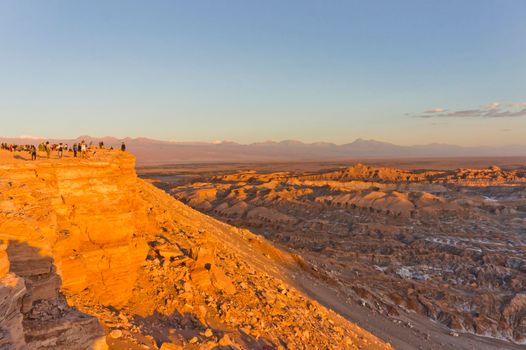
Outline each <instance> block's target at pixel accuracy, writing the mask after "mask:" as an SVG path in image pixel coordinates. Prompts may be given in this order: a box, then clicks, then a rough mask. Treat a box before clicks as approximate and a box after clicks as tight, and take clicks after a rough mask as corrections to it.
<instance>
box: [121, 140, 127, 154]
mask: <svg viewBox="0 0 526 350" xmlns="http://www.w3.org/2000/svg"><path fill="white" fill-rule="evenodd" d="M121 151H123V152H125V151H126V145H125V144H124V142H123V143H122V145H121Z"/></svg>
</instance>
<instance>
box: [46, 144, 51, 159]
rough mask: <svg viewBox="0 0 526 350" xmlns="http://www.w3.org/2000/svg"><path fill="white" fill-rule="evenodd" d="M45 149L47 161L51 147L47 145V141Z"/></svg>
mask: <svg viewBox="0 0 526 350" xmlns="http://www.w3.org/2000/svg"><path fill="white" fill-rule="evenodd" d="M45 149H46V155H47V159H49V156H50V155H51V145H50V144H49V141H46V146H45Z"/></svg>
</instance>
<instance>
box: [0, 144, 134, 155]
mask: <svg viewBox="0 0 526 350" xmlns="http://www.w3.org/2000/svg"><path fill="white" fill-rule="evenodd" d="M91 148H93V147H92V142H90V143H89V145H88V144H87V143H86V142H85V141H84V140H82V141H81V142H79V143H75V144H73V146H72V147H69V145H68V144H67V143H62V142H60V143H58V144H50V143H49V141H46V142H42V143H40V144H39V145H38V146H35V145H30V144H28V145H17V144H7V143H0V149H2V150H7V151H10V152H29V153H30V154H31V160H36V159H37V155H38V153H37V151H38V152H45V153H46V158H48V159H49V158H50V157H51V152H54V151H56V152H57V155H58V158H62V157H63V156H64V152H73V157H75V158H77V157H79V156H80V158H83V159H86V158H88V150H89V149H91ZM99 149H104V142H102V141H101V142H99ZM110 149H111V150H113V147H110ZM121 151H123V152H124V151H126V145H125V144H124V142H122V144H121Z"/></svg>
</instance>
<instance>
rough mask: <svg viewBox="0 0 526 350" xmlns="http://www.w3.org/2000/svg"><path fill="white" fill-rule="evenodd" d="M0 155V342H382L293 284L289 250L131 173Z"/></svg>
mask: <svg viewBox="0 0 526 350" xmlns="http://www.w3.org/2000/svg"><path fill="white" fill-rule="evenodd" d="M0 153H4V154H2V155H0V241H1V245H0V335H1V337H0V348H1V349H22V348H24V347H26V348H29V349H72V348H75V349H97V348H98V349H104V348H110V349H158V348H161V349H182V348H185V349H192V348H195V349H315V348H318V349H357V348H360V349H390V348H391V347H390V345H388V344H385V343H383V342H382V341H380V340H379V339H377V338H376V337H374V336H373V335H371V334H369V333H368V332H366V331H364V330H362V329H360V328H359V327H357V326H356V325H354V324H352V323H350V322H348V321H347V320H345V319H343V318H342V317H340V316H339V315H337V314H335V313H334V312H332V311H330V310H327V309H326V308H324V307H323V306H321V305H319V304H318V303H317V302H315V301H313V300H311V299H309V298H308V297H307V296H305V295H304V294H302V293H300V292H299V291H297V290H296V289H295V288H293V287H292V286H291V283H289V282H288V278H289V277H288V276H290V275H291V274H293V273H302V271H301V267H300V264H299V262H300V261H299V259H298V258H297V257H295V256H293V255H290V254H288V253H285V252H283V251H281V250H279V249H277V248H275V247H273V246H272V245H270V244H269V243H267V242H266V241H265V240H264V239H262V238H260V237H259V236H256V235H254V234H252V233H251V232H249V231H247V230H242V229H238V228H236V227H233V226H229V225H227V224H224V223H222V222H219V221H217V220H215V219H213V218H211V217H208V216H206V215H203V214H201V213H199V212H197V211H195V210H193V209H191V208H190V207H188V206H186V205H184V204H182V203H181V202H179V201H177V200H175V199H173V198H172V197H170V196H169V195H167V194H165V193H164V192H162V191H161V190H159V189H156V188H155V187H154V186H152V185H151V184H149V183H147V182H145V181H143V180H141V179H138V178H137V176H136V173H135V159H134V157H133V156H132V155H130V154H128V153H125V152H120V151H119V152H117V151H109V150H107V151H106V150H99V151H97V152H96V153H94V154H91V155H90V159H87V160H86V159H75V158H64V159H51V160H37V161H35V162H31V161H26V160H25V159H23V158H22V159H17V158H16V156H15V157H13V156H12V155H11V154H9V153H8V152H0Z"/></svg>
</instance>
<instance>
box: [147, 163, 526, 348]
mask: <svg viewBox="0 0 526 350" xmlns="http://www.w3.org/2000/svg"><path fill="white" fill-rule="evenodd" d="M194 175H195V174H194ZM146 176H148V175H146ZM157 179H158V180H159V179H160V181H159V182H157V185H158V186H159V187H161V188H164V189H165V190H167V191H169V192H170V193H171V194H172V195H174V196H175V197H176V198H178V199H181V200H182V201H184V202H185V203H187V204H189V205H190V206H192V207H194V208H196V209H199V210H200V211H202V212H204V213H208V214H210V215H212V216H214V217H216V218H219V219H221V220H225V221H227V222H229V223H231V224H233V225H236V226H240V227H246V228H249V229H251V230H253V231H256V232H258V233H260V234H261V235H263V236H265V237H266V238H268V239H270V240H272V241H273V242H276V243H277V244H279V245H282V246H283V247H286V248H287V249H289V250H290V251H292V252H294V253H296V254H298V255H299V256H301V257H303V258H304V259H305V261H306V264H307V265H308V266H309V267H310V268H312V271H311V275H312V276H315V278H316V279H317V280H318V281H321V282H320V283H322V284H325V285H328V286H330V289H331V290H333V291H335V296H334V298H338V299H339V300H340V301H341V303H340V305H341V304H343V303H344V302H347V301H353V302H355V303H360V304H363V305H364V306H365V307H366V308H367V309H369V310H372V311H373V312H374V313H376V314H380V315H384V316H386V318H387V319H390V320H391V321H393V322H395V323H396V322H405V323H406V325H408V327H411V328H413V327H414V328H415V329H419V328H420V331H419V332H420V333H421V336H422V337H423V338H424V339H425V338H426V337H427V338H428V339H431V338H430V337H431V331H430V330H429V329H430V327H432V326H429V327H427V326H426V327H424V326H422V325H419V323H418V321H417V322H416V323H415V322H414V321H413V323H411V320H410V318H411V317H413V316H411V315H417V316H418V315H421V316H424V317H425V318H427V319H431V320H433V321H435V322H437V324H439V325H443V326H445V327H447V329H449V330H448V331H447V332H448V334H449V335H450V337H457V336H459V335H460V337H462V336H464V335H465V334H474V335H478V336H485V337H491V338H496V339H503V340H505V342H504V343H498V342H497V343H495V345H494V347H493V348H495V349H497V348H502V347H503V346H504V347H510V348H511V347H514V345H513V344H524V343H526V294H525V289H526V259H525V258H524V257H525V256H526V254H525V253H526V171H524V170H521V169H515V170H508V171H506V170H502V169H500V168H498V167H489V168H485V169H457V170H437V171H430V170H426V171H424V170H419V171H412V170H400V169H394V168H376V167H369V166H365V165H360V164H359V165H355V166H351V167H348V168H343V169H339V170H336V171H315V172H287V171H280V172H264V173H262V172H255V171H241V172H233V173H229V174H224V175H218V176H214V175H208V174H204V175H203V174H201V175H200V176H196V177H195V178H193V179H191V180H189V179H184V178H178V179H174V180H172V181H170V180H167V181H164V180H163V179H162V177H159V178H157ZM313 294H316V291H313ZM318 296H319V295H318ZM333 301H334V300H333ZM333 304H336V305H338V303H333ZM336 307H337V306H335V309H336ZM408 317H409V319H408ZM380 328H381V327H380ZM369 329H371V330H373V331H374V326H373V327H372V328H369ZM387 333H389V332H387ZM384 338H387V339H389V335H388V334H387V336H386V337H384ZM470 339H472V338H470ZM475 339H477V338H475ZM479 339H481V344H482V343H485V340H482V339H483V338H480V337H479ZM432 342H433V339H431V340H429V341H428V342H427V344H426V343H425V342H422V346H421V347H426V346H430V347H431V345H432V344H430V343H432ZM503 344H504V345H503ZM437 345H438V343H437ZM437 348H440V346H438V347H437ZM443 348H448V347H447V346H444V347H443ZM459 348H460V346H459ZM466 348H469V347H466ZM473 348H477V345H476V340H475V345H474V347H473ZM478 348H482V347H478Z"/></svg>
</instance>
